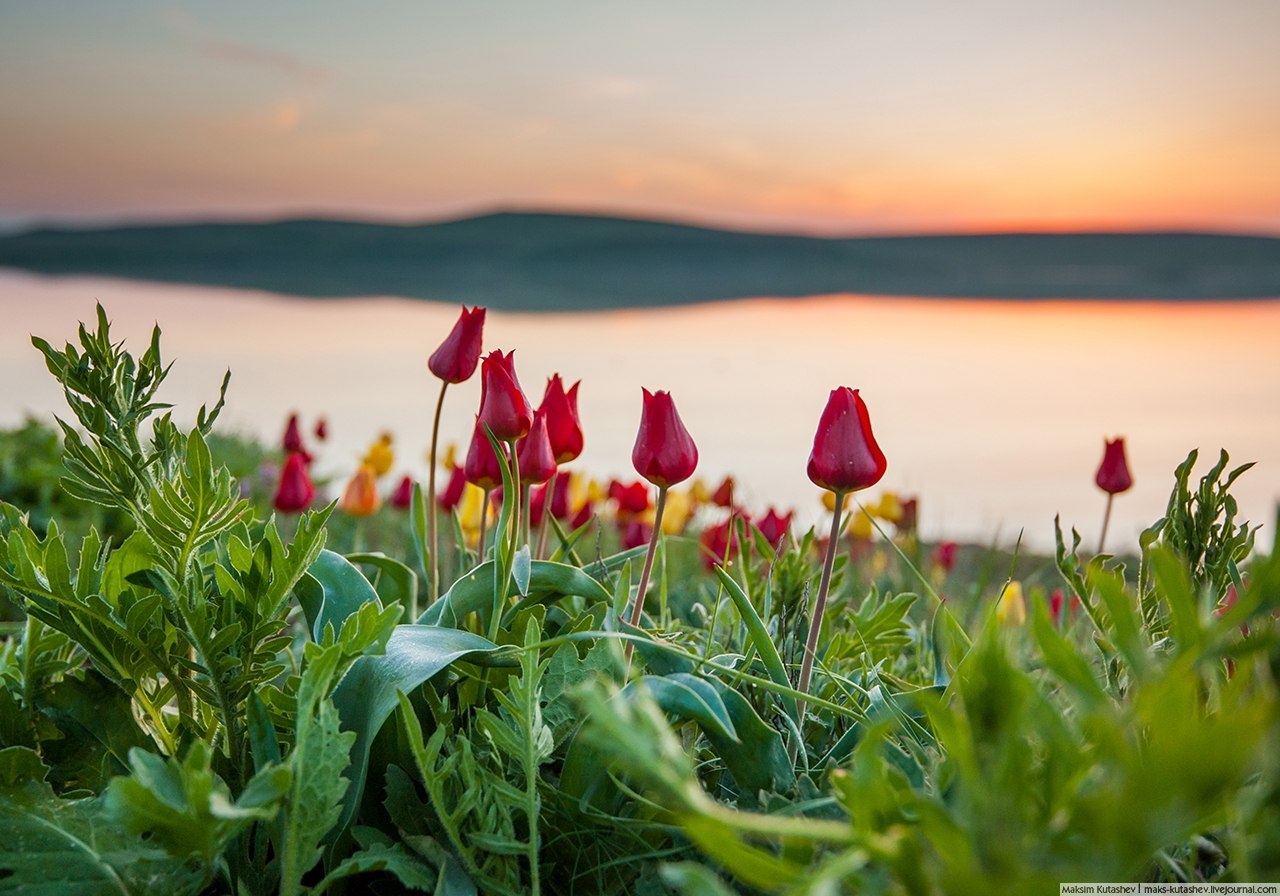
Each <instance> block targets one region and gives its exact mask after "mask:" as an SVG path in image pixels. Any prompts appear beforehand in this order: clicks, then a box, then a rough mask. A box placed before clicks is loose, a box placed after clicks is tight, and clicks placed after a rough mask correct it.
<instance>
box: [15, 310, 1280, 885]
mask: <svg viewBox="0 0 1280 896" xmlns="http://www.w3.org/2000/svg"><path fill="white" fill-rule="evenodd" d="M484 315H485V312H484V309H482V308H478V309H466V308H464V309H463V310H462V314H461V316H460V317H459V319H458V322H457V324H456V326H455V327H454V329H453V330H452V331H451V332H450V333H449V334H448V335H447V336H446V337H445V339H444V341H443V342H442V343H441V344H440V347H439V349H438V350H437V351H436V352H435V353H434V354H432V355H431V356H430V358H429V359H428V360H427V364H426V367H427V369H428V370H429V371H430V374H431V376H428V374H427V373H426V372H425V371H424V377H423V388H424V390H426V389H430V388H437V389H438V390H439V391H438V401H437V403H436V412H435V421H436V425H435V427H434V429H433V435H432V440H431V445H430V447H429V456H430V463H429V467H428V469H429V473H428V475H427V477H425V478H426V481H425V482H422V483H418V482H415V481H414V480H413V479H412V478H411V477H409V476H404V475H403V474H399V473H398V472H397V466H396V453H397V449H398V447H399V446H397V445H395V443H394V441H393V439H392V438H391V436H390V435H387V434H384V435H382V436H376V437H375V438H373V439H372V440H371V444H370V447H369V449H368V451H367V453H366V454H365V455H364V456H363V457H362V458H361V459H360V462H359V464H358V466H357V469H356V472H355V473H354V475H352V476H351V477H350V478H349V479H345V478H344V479H343V480H342V481H332V482H328V481H323V477H322V475H321V473H320V472H319V467H318V465H317V464H316V462H315V456H314V454H313V452H315V451H316V450H317V449H318V446H321V445H323V444H324V442H325V440H326V437H327V432H326V429H327V426H326V423H325V421H324V420H323V419H315V420H310V421H308V422H307V425H305V426H304V425H303V421H302V420H301V419H300V418H299V417H297V416H294V417H293V418H291V419H290V420H289V421H288V422H287V424H286V427H285V432H284V437H283V439H282V443H281V445H280V446H279V448H278V449H277V448H263V447H262V446H259V445H257V444H255V443H253V442H252V441H250V440H246V439H243V438H239V437H232V436H226V435H223V434H219V433H217V432H215V425H216V423H217V420H218V417H219V414H220V412H221V410H222V407H223V401H222V396H221V395H220V396H219V397H218V399H217V401H216V402H215V403H214V404H213V405H211V406H207V407H204V408H201V409H200V410H199V412H198V414H197V415H196V420H195V426H194V428H192V429H190V430H184V429H182V428H180V427H179V426H178V425H177V424H176V423H175V422H174V421H173V419H172V418H171V416H170V413H169V410H168V406H167V405H164V404H163V403H161V400H162V396H160V395H159V392H158V390H159V389H160V386H161V384H162V382H163V380H164V378H165V376H166V374H167V372H168V367H167V365H166V362H165V361H164V360H163V358H162V355H161V346H160V332H159V329H158V328H157V330H156V331H155V333H154V335H153V338H152V340H151V342H150V344H149V345H148V346H146V347H145V349H144V350H143V351H142V352H141V353H140V354H134V353H132V352H131V351H130V350H129V349H128V348H127V347H126V346H124V345H123V344H122V343H118V342H116V341H114V340H113V339H112V337H111V335H110V323H109V321H108V318H107V315H106V313H105V312H104V311H103V310H102V309H99V313H98V318H97V320H96V321H95V322H93V323H92V324H91V325H81V327H80V329H79V332H78V334H77V336H76V340H75V342H74V343H68V344H66V345H65V346H64V347H63V348H61V349H59V348H56V347H55V346H54V345H52V344H50V343H49V342H46V341H45V340H43V339H41V338H38V337H37V338H33V342H34V344H35V347H36V349H38V350H39V351H40V352H42V353H43V355H44V357H45V360H46V362H47V366H48V368H49V371H50V373H51V374H52V375H53V376H54V377H55V378H56V379H57V381H58V382H59V383H60V385H61V386H62V387H63V389H64V391H65V396H66V400H67V403H68V406H69V409H70V415H69V416H68V417H67V419H66V420H65V421H63V420H59V421H58V427H57V428H56V429H55V428H53V427H51V426H50V425H48V424H46V423H44V422H39V421H32V422H29V423H27V424H25V425H24V426H22V427H19V428H15V429H12V430H9V431H7V432H3V433H0V499H2V503H0V592H2V594H0V620H4V621H3V622H0V625H2V626H3V630H2V631H3V634H4V640H3V646H2V647H0V893H5V892H14V893H36V894H44V893H47V894H99V893H118V894H144V893H163V894H202V893H217V894H224V893H231V894H274V893H279V894H286V896H288V894H299V893H313V894H319V893H326V892H327V893H335V894H338V893H344V892H345V893H375V894H378V893H387V894H393V893H403V892H426V893H435V894H447V896H462V894H474V893H483V894H518V893H528V894H571V893H589V894H595V893H607V894H685V896H719V894H729V893H779V894H837V893H895V894H896V893H907V894H931V893H974V894H988V893H1041V892H1043V893H1056V892H1058V886H1059V884H1060V883H1062V882H1068V881H1166V882H1234V881H1276V880H1280V702H1278V700H1277V681H1278V678H1280V638H1278V635H1280V621H1278V620H1280V557H1277V555H1276V554H1275V553H1274V552H1273V553H1272V554H1271V555H1270V556H1267V555H1265V554H1263V553H1262V552H1260V551H1258V550H1256V549H1255V546H1254V537H1255V533H1256V528H1255V527H1253V526H1251V525H1250V524H1249V523H1247V522H1244V521H1241V520H1239V519H1238V518H1237V508H1236V502H1235V499H1234V498H1233V497H1232V495H1231V493H1230V489H1231V487H1232V485H1233V483H1234V482H1235V480H1236V479H1237V477H1239V476H1240V475H1242V474H1244V473H1246V471H1247V469H1248V466H1249V465H1247V464H1246V465H1244V466H1240V467H1235V468H1232V467H1231V466H1230V464H1229V460H1228V458H1227V456H1226V454H1225V452H1223V453H1221V454H1220V455H1219V456H1218V457H1217V458H1214V459H1213V460H1212V462H1211V463H1208V464H1205V463H1203V462H1201V463H1199V465H1198V466H1199V468H1198V469H1197V462H1198V461H1199V457H1198V454H1197V453H1196V452H1194V451H1193V452H1192V453H1191V454H1190V455H1189V456H1188V458H1187V460H1186V462H1185V463H1184V464H1183V465H1181V466H1180V467H1179V468H1178V469H1177V470H1176V471H1173V475H1172V477H1171V486H1172V490H1171V495H1170V499H1169V503H1168V507H1167V510H1166V513H1165V515H1164V516H1163V517H1162V518H1161V519H1159V520H1157V521H1154V522H1153V524H1152V525H1151V527H1150V528H1149V529H1147V530H1146V532H1145V533H1144V534H1143V536H1142V538H1141V542H1140V545H1138V546H1135V547H1136V548H1138V550H1136V551H1135V552H1134V553H1133V555H1132V556H1125V557H1123V558H1121V557H1113V556H1111V555H1109V554H1106V553H1105V552H1104V551H1105V548H1106V518H1107V517H1108V516H1109V513H1110V507H1111V502H1112V500H1113V499H1115V498H1116V496H1117V495H1123V493H1124V492H1125V491H1127V490H1128V489H1129V487H1130V486H1131V484H1132V478H1131V476H1130V472H1129V468H1128V464H1127V462H1126V459H1125V453H1124V443H1123V441H1122V440H1119V439H1116V440H1113V441H1108V442H1107V443H1106V446H1105V451H1104V454H1103V457H1102V460H1101V463H1100V465H1099V467H1098V470H1097V475H1096V478H1095V481H1094V482H1093V483H1088V482H1085V483H1083V484H1082V487H1088V488H1097V489H1098V490H1099V515H1100V518H1101V519H1102V521H1103V522H1102V526H1101V528H1100V532H1101V535H1100V537H1099V538H1097V539H1093V538H1091V539H1090V543H1088V544H1085V543H1083V542H1082V539H1081V537H1080V536H1079V535H1078V534H1077V533H1075V532H1061V531H1060V532H1059V538H1058V548H1057V551H1056V555H1055V556H1053V557H1035V556H1028V555H1026V554H1023V553H1022V552H1020V551H1018V550H1016V549H1015V550H1014V551H1013V552H1011V553H1010V552H999V551H995V550H986V549H981V548H978V547H974V546H969V545H957V544H955V543H952V542H946V541H942V542H936V543H925V542H923V541H922V539H921V537H920V534H919V529H918V522H919V517H920V514H921V513H922V512H927V500H928V496H927V495H925V496H922V498H916V497H907V496H902V495H896V494H894V493H892V492H887V491H876V489H877V487H878V486H879V485H880V483H881V479H882V477H883V476H884V473H885V470H886V466H887V465H888V463H889V462H890V461H891V458H890V459H886V457H885V456H884V454H883V453H882V452H881V450H880V448H879V447H878V445H877V443H876V439H875V435H874V428H873V419H874V418H873V412H872V411H873V409H874V402H872V406H871V409H869V408H868V404H867V402H866V401H864V397H863V395H862V394H861V393H860V392H859V391H858V390H856V389H852V388H849V387H845V386H841V387H839V388H836V389H834V390H833V391H832V392H831V394H830V396H829V399H828V403H827V406H826V409H825V410H824V412H823V413H822V415H821V417H820V419H818V420H816V421H814V426H815V435H814V440H813V450H812V453H811V455H810V456H809V458H808V460H807V472H808V476H809V478H810V480H812V482H813V483H814V500H815V502H816V501H818V500H822V501H823V502H824V504H825V508H826V514H827V517H826V518H825V519H824V521H823V523H822V524H821V525H820V526H818V527H817V528H816V529H815V530H810V531H799V530H798V527H796V526H795V525H793V519H794V513H793V511H792V510H790V509H785V508H772V507H770V508H757V507H743V506H741V505H740V503H739V502H738V500H737V497H736V494H735V492H736V484H735V482H734V481H733V479H732V478H727V479H725V480H724V481H723V482H721V483H719V484H717V485H708V484H707V483H704V482H702V481H701V480H700V479H698V478H697V468H698V460H699V458H698V449H697V445H696V443H695V441H694V438H693V437H691V435H690V432H689V430H688V429H686V427H685V425H684V422H683V421H682V419H681V417H680V414H679V412H678V411H677V407H676V403H675V398H673V393H670V392H666V391H652V392H651V391H649V389H648V388H645V389H643V390H642V391H641V398H642V401H641V406H640V414H639V420H638V430H637V434H636V440H635V448H634V451H633V453H632V462H633V466H634V468H635V472H636V474H637V478H636V479H634V480H633V481H611V482H600V481H597V480H595V479H593V478H592V477H591V476H590V471H587V470H580V469H577V468H576V466H575V461H576V460H577V459H578V457H579V455H580V453H581V451H582V447H583V441H584V433H583V429H582V426H581V424H580V422H579V419H578V413H577V397H578V389H579V384H578V383H574V384H573V385H572V386H570V387H568V388H566V386H565V383H564V382H563V381H562V379H561V377H560V376H558V375H557V376H554V377H552V378H551V380H550V381H549V382H548V383H547V386H546V389H545V393H544V395H543V397H542V400H541V402H540V403H539V404H538V405H537V406H536V407H535V406H534V405H533V403H532V402H531V401H530V400H529V398H528V397H527V396H526V394H525V392H524V390H523V388H522V387H521V385H520V381H519V377H518V374H517V370H516V362H515V353H514V352H512V351H496V350H493V351H489V352H488V353H487V354H485V353H484V350H483V347H482V344H483V328H484ZM477 374H478V375H479V376H480V377H481V378H482V379H481V383H482V397H481V404H480V407H479V408H478V409H477V412H476V417H475V427H474V430H473V431H472V432H471V433H469V434H444V437H443V438H442V434H441V433H440V432H439V429H440V426H439V422H440V409H441V408H442V407H443V405H444V402H445V401H446V400H447V397H448V394H449V390H448V387H449V386H450V385H452V384H457V383H461V382H463V381H466V380H468V379H470V378H471V377H472V376H475V375H477ZM433 384H434V385H433ZM226 385H227V384H226V381H224V382H223V384H222V394H225V390H226ZM647 385H649V384H641V383H637V384H636V386H637V389H641V387H642V386H647ZM673 385H674V386H675V387H676V388H675V394H676V395H677V396H678V385H679V384H673ZM587 388H589V384H588V386H587ZM696 429H697V427H696V426H695V427H694V431H695V432H696ZM371 435H373V434H371ZM455 436H467V437H468V438H467V440H466V442H465V445H464V446H463V447H461V448H454V447H452V444H451V443H449V439H450V438H451V437H455ZM585 437H587V438H589V437H590V434H589V433H587V434H586V435H585ZM777 462H778V463H780V464H794V465H796V466H797V467H798V466H799V465H801V464H804V463H805V462H806V461H805V458H802V457H797V458H778V459H777ZM329 492H331V493H332V494H333V495H334V496H335V498H336V500H332V501H331V500H329V499H328V498H327V497H325V495H326V494H327V493H329ZM1121 500H1123V498H1121ZM922 501H923V507H924V510H923V511H922ZM815 506H816V505H815Z"/></svg>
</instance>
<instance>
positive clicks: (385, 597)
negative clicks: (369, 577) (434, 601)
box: [347, 553, 418, 622]
mask: <svg viewBox="0 0 1280 896" xmlns="http://www.w3.org/2000/svg"><path fill="white" fill-rule="evenodd" d="M347 560H349V561H350V562H351V563H353V564H355V565H356V566H372V567H373V568H374V569H375V570H377V575H376V576H375V577H374V578H373V581H372V584H373V588H374V590H375V591H376V592H377V594H378V597H379V599H380V600H381V601H382V605H383V606H390V605H391V604H394V603H398V604H400V606H402V607H404V611H405V617H404V618H405V621H406V622H412V621H413V620H414V619H415V618H417V615H418V575H417V573H415V572H414V571H413V570H412V569H410V568H409V567H408V566H406V565H405V564H403V563H401V562H400V561H399V560H396V559H395V558H393V557H388V556H387V555H386V554H381V553H364V554H347Z"/></svg>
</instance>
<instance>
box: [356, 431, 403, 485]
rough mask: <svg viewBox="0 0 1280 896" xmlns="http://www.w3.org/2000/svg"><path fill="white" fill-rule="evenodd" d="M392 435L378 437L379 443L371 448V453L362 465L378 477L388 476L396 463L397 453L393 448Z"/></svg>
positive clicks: (369, 452)
mask: <svg viewBox="0 0 1280 896" xmlns="http://www.w3.org/2000/svg"><path fill="white" fill-rule="evenodd" d="M391 441H392V439H391V433H389V432H384V433H382V434H381V435H380V436H378V441H376V442H374V443H373V444H372V445H370V446H369V451H368V452H367V453H366V454H365V456H364V459H363V460H362V461H361V463H362V464H364V465H365V466H367V467H369V468H370V469H371V470H373V475H374V476H376V477H382V476H386V475H387V473H389V472H391V467H392V465H393V464H395V462H396V453H395V451H394V450H393V449H392V448H391Z"/></svg>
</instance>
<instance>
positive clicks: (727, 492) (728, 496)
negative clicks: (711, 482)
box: [711, 476, 737, 507]
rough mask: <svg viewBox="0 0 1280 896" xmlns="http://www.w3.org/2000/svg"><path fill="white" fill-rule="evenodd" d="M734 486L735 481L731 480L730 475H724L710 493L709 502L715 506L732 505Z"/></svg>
mask: <svg viewBox="0 0 1280 896" xmlns="http://www.w3.org/2000/svg"><path fill="white" fill-rule="evenodd" d="M736 487H737V483H735V482H734V481H733V477H732V476H726V477H724V479H723V480H721V482H720V485H719V486H718V487H717V488H716V490H715V491H714V492H712V493H711V503H712V504H714V505H716V506H717V507H732V506H733V493H734V491H735V490H736Z"/></svg>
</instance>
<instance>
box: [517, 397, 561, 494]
mask: <svg viewBox="0 0 1280 896" xmlns="http://www.w3.org/2000/svg"><path fill="white" fill-rule="evenodd" d="M516 463H517V464H518V465H519V467H520V482H521V483H522V484H525V485H538V484H539V483H543V482H546V481H547V480H548V479H550V478H551V477H552V476H554V475H556V458H555V454H554V453H553V451H552V449H551V438H550V436H549V435H548V434H547V415H546V414H545V413H544V412H543V411H542V410H541V409H539V410H538V412H537V413H536V414H534V415H533V426H532V427H530V429H529V434H528V435H527V436H525V437H524V438H523V439H521V440H520V444H519V446H518V447H517V449H516Z"/></svg>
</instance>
